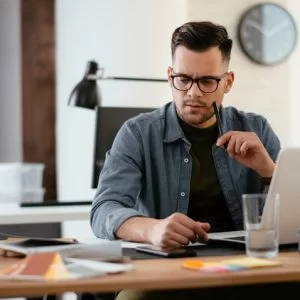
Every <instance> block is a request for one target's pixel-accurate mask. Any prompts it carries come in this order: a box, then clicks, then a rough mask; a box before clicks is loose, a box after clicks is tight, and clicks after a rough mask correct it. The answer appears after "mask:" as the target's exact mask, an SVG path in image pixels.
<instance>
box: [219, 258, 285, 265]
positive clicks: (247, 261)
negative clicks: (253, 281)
mask: <svg viewBox="0 0 300 300" xmlns="http://www.w3.org/2000/svg"><path fill="white" fill-rule="evenodd" d="M221 263H222V264H226V265H238V266H243V267H246V268H259V267H272V266H279V265H280V264H281V262H280V261H277V260H268V259H262V258H255V257H243V258H236V259H225V260H222V261H221Z"/></svg>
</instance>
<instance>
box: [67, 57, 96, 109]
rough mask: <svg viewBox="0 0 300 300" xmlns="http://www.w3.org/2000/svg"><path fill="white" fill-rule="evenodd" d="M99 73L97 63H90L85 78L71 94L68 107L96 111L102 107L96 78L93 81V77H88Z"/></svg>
mask: <svg viewBox="0 0 300 300" xmlns="http://www.w3.org/2000/svg"><path fill="white" fill-rule="evenodd" d="M97 71H98V64H97V63H96V62H95V61H89V62H88V63H87V67H86V71H85V74H84V77H83V78H82V80H81V81H80V82H79V83H78V84H77V85H76V86H75V87H74V88H73V90H72V92H71V94H70V97H69V102H68V105H70V106H78V107H83V108H88V109H95V108H96V107H97V106H100V105H101V97H100V92H99V90H98V86H97V82H96V78H93V79H91V78H92V77H88V76H89V75H96V73H97Z"/></svg>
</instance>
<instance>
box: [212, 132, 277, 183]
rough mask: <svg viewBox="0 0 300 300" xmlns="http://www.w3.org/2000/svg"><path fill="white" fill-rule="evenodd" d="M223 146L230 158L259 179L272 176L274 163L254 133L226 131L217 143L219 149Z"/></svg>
mask: <svg viewBox="0 0 300 300" xmlns="http://www.w3.org/2000/svg"><path fill="white" fill-rule="evenodd" d="M225 144H227V148H226V150H227V153H228V155H229V156H230V157H231V158H234V159H236V160H237V161H238V162H240V163H241V164H242V165H244V166H245V167H248V168H251V169H253V170H255V171H256V172H257V173H258V175H259V176H261V177H271V176H272V175H273V171H274V167H275V163H274V162H273V160H272V158H271V157H270V155H269V154H268V152H267V150H266V149H265V147H264V145H263V144H262V142H261V141H260V139H259V138H258V136H257V135H256V133H255V132H244V131H228V132H226V133H225V134H224V135H223V136H221V137H220V138H219V139H218V141H217V146H219V147H224V145H225Z"/></svg>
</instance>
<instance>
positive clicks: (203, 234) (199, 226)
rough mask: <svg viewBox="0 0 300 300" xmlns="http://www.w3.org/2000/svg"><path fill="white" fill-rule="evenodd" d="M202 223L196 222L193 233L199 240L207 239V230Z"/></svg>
mask: <svg viewBox="0 0 300 300" xmlns="http://www.w3.org/2000/svg"><path fill="white" fill-rule="evenodd" d="M202 225H203V223H200V222H197V223H196V227H195V233H196V234H197V235H198V236H199V239H200V240H204V241H207V239H208V237H207V232H206V230H205V229H204V228H205V227H204V228H203V227H202Z"/></svg>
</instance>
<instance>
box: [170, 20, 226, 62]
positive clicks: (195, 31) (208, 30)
mask: <svg viewBox="0 0 300 300" xmlns="http://www.w3.org/2000/svg"><path fill="white" fill-rule="evenodd" d="M178 46H184V47H186V48H187V49H189V50H192V51H199V52H204V51H206V50H208V49H209V48H211V47H218V48H219V49H220V51H221V53H222V57H223V60H225V61H227V62H229V61H230V54H231V48H232V39H230V38H229V36H228V32H227V30H226V28H225V27H224V26H221V25H218V24H214V23H212V22H209V21H204V22H188V23H185V24H183V25H182V26H180V27H178V28H176V29H175V31H174V33H173V35H172V41H171V50H172V58H173V57H174V53H175V50H176V48H177V47H178Z"/></svg>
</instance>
